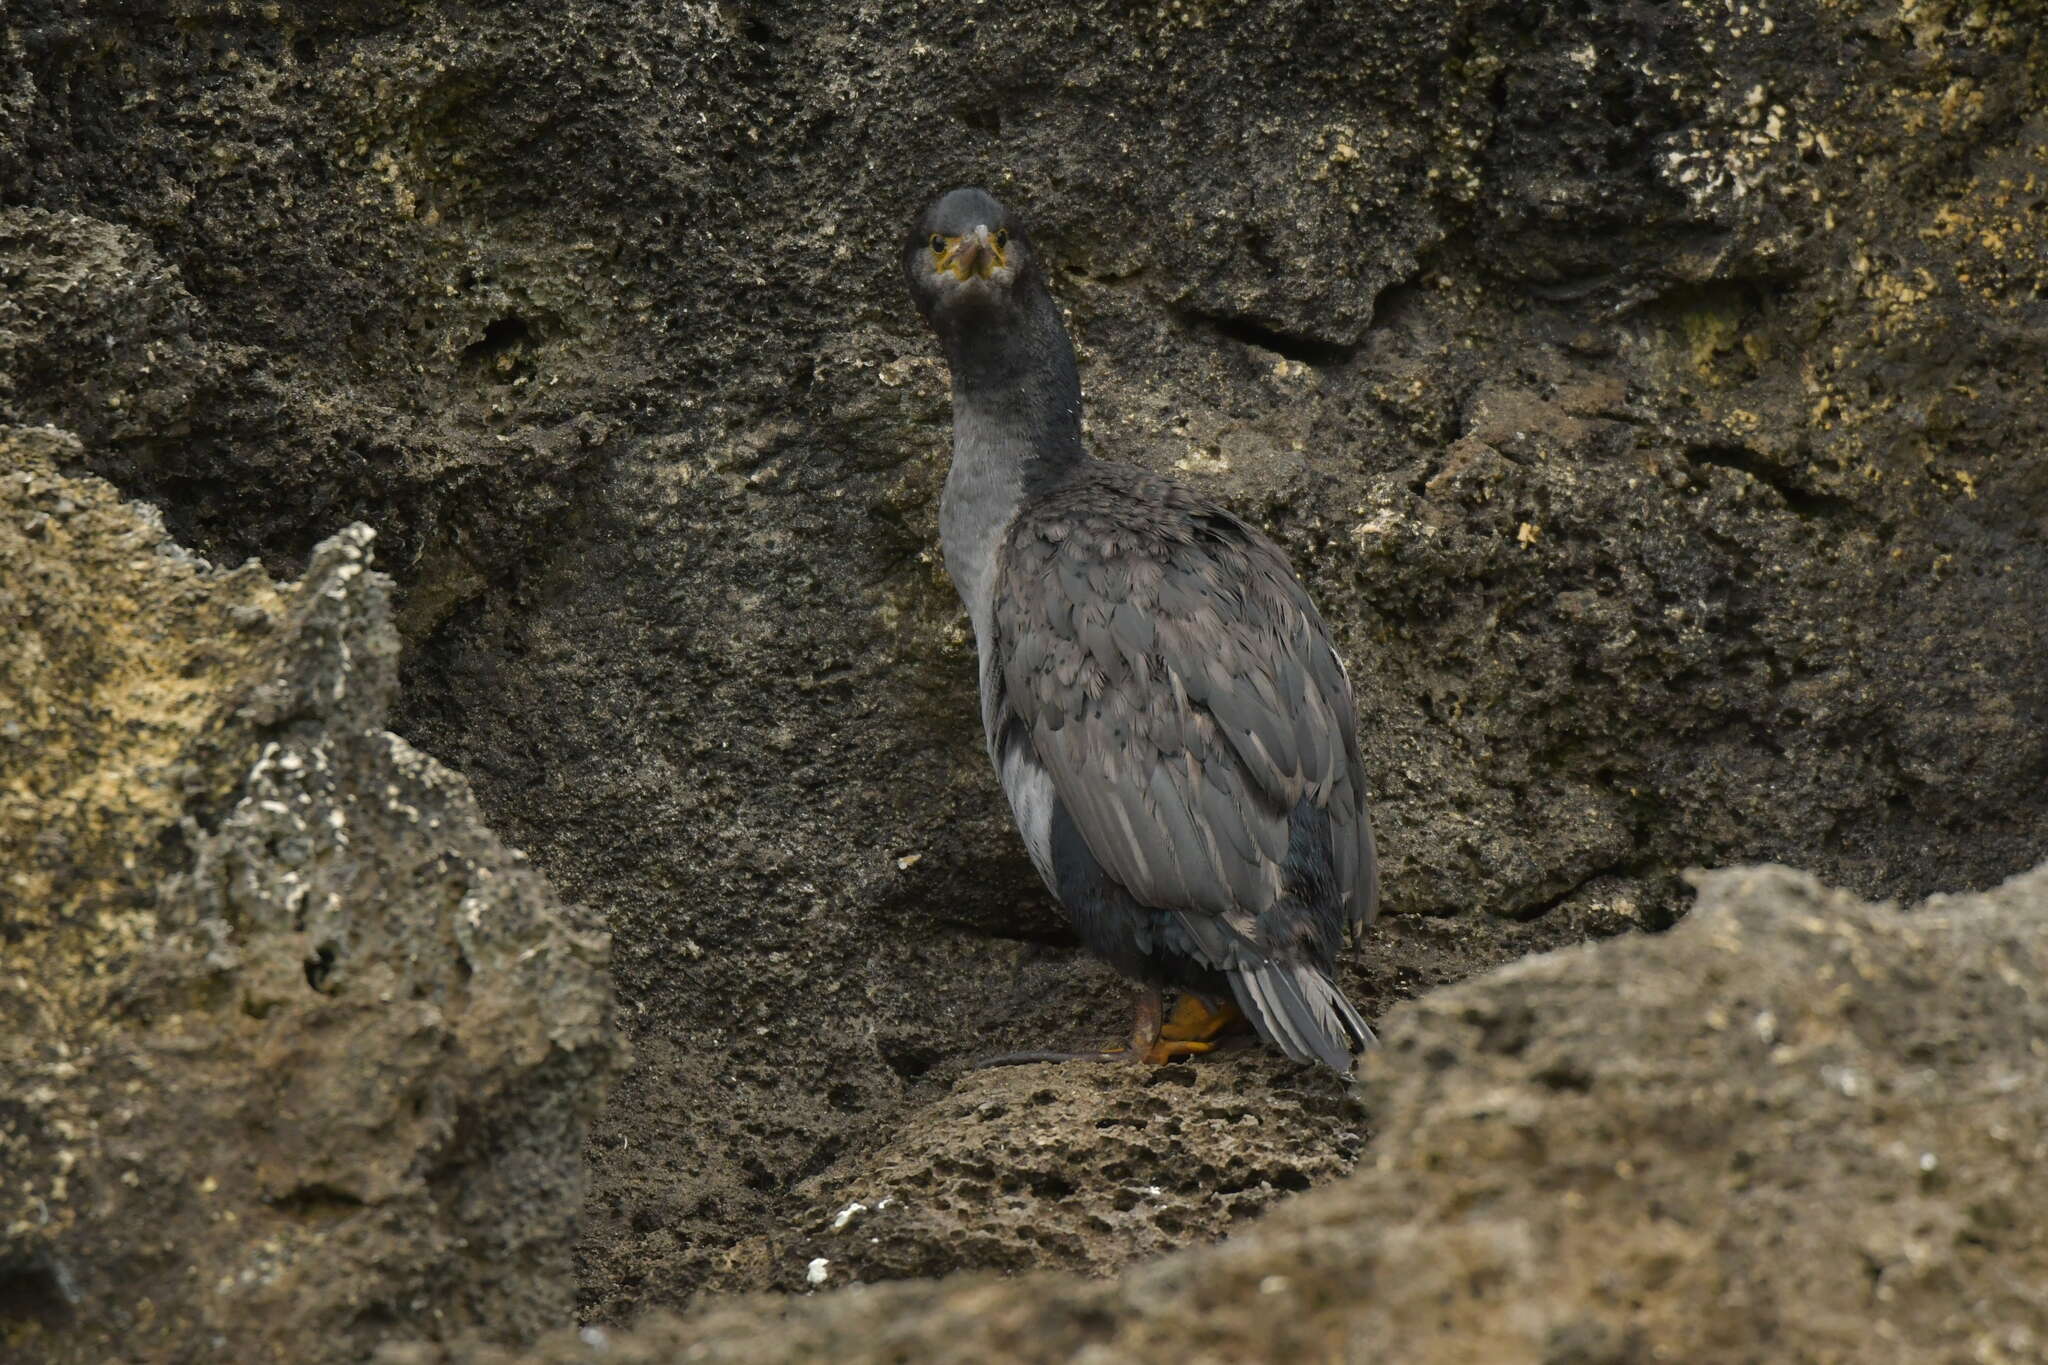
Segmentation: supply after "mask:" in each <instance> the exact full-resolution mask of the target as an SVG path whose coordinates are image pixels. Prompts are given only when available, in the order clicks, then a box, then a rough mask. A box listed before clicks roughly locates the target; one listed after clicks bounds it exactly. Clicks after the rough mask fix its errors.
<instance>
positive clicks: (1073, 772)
mask: <svg viewBox="0 0 2048 1365" xmlns="http://www.w3.org/2000/svg"><path fill="white" fill-rule="evenodd" d="M1175 492H1176V493H1178V492H1179V490H1175ZM1155 507H1156V510H1157V512H1158V513H1159V515H1157V516H1153V517H1148V518H1139V517H1135V516H1130V515H1124V514H1123V513H1121V512H1119V511H1118V510H1115V509H1111V508H1108V507H1106V506H1104V505H1103V504H1102V503H1101V502H1098V504H1097V505H1096V506H1094V507H1092V508H1091V507H1088V506H1085V505H1084V506H1081V507H1078V508H1077V507H1063V506H1059V505H1052V506H1042V507H1041V508H1040V509H1037V511H1036V513H1035V514H1034V515H1030V516H1027V517H1023V518H1020V519H1019V521H1018V522H1017V523H1016V525H1015V526H1013V528H1012V531H1011V533H1010V535H1009V536H1008V538H1007V539H1006V541H1005V544H1004V547H1003V551H1002V554H1001V562H1000V565H999V569H998V581H997V584H996V591H995V594H994V596H995V602H994V618H995V619H994V627H995V630H994V634H995V641H994V643H995V645H996V649H997V651H998V657H997V660H996V663H997V666H998V667H999V668H1000V670H1001V676H1000V678H999V679H992V681H993V682H995V683H996V685H998V686H999V687H1000V688H1001V696H1000V697H999V698H998V699H997V700H998V701H999V704H1000V706H1001V708H1002V709H1003V710H1004V711H1005V712H1006V713H1007V714H1006V715H1005V716H1004V717H1003V718H1002V722H1001V723H1004V724H1009V725H1015V726H1018V727H1021V729H1022V730H1023V732H1024V735H1025V737H1026V738H1028V741H1029V744H1030V746H1031V748H1032V750H1033V751H1034V753H1035V754H1036V756H1037V758H1038V760H1039V762H1041V763H1042V764H1043V765H1044V767H1045V769H1046V770H1047V772H1048V773H1049V774H1050V775H1051V779H1052V783H1053V786H1054V788H1055V790H1056V791H1057V793H1058V795H1059V798H1060V801H1061V802H1062V803H1063V804H1064V805H1065V806H1066V808H1067V811H1068V813H1069V815H1070V817H1071V818H1072V820H1073V822H1074V824H1075V826H1076V828H1077V829H1078V830H1079V832H1080V833H1081V835H1082V837H1083V839H1085V841H1086V842H1087V845H1088V848H1089V851H1090V852H1092V853H1093V854H1094V855H1095V857H1096V859H1097V860H1098V861H1100V862H1101V863H1102V865H1103V867H1104V868H1105V870H1107V871H1108V872H1109V874H1110V875H1111V876H1113V877H1114V878H1115V879H1116V880H1117V881H1118V882H1120V883H1121V884H1122V885H1123V886H1124V887H1125V888H1126V889H1127V890H1129V891H1130V893H1131V894H1132V895H1133V896H1134V897H1135V898H1136V899H1137V900H1138V901H1139V902H1140V903H1141V904H1144V905H1148V906H1152V907H1154V908H1157V909H1184V910H1189V911H1193V912H1196V913H1198V914H1206V915H1212V916H1217V917H1220V918H1222V919H1224V920H1225V921H1226V922H1227V923H1228V924H1230V925H1231V927H1233V928H1234V929H1236V930H1238V932H1239V933H1240V934H1242V935H1243V936H1245V937H1251V936H1252V934H1253V930H1254V921H1255V920H1256V918H1257V917H1258V916H1259V915H1260V914H1261V913H1262V912H1263V911H1264V910H1266V909H1267V908H1269V907H1271V906H1273V905H1274V904H1275V903H1276V902H1277V901H1278V900H1279V899H1280V897H1281V894H1282V881H1283V874H1284V869H1285V867H1286V864H1287V861H1288V846H1289V841H1290V839H1291V838H1293V837H1294V829H1293V824H1294V816H1295V814H1296V812H1297V811H1298V809H1299V808H1300V807H1301V804H1302V803H1303V802H1304V801H1305V802H1307V803H1308V806H1309V807H1310V808H1311V809H1312V810H1314V811H1318V812H1321V813H1323V814H1324V815H1326V816H1327V818H1328V821H1329V831H1330V836H1331V844H1332V848H1331V853H1330V859H1331V868H1330V871H1331V873H1332V874H1333V880H1334V882H1335V884H1336V890H1337V893H1338V897H1339V899H1340V901H1341V903H1342V908H1343V910H1344V917H1345V919H1346V921H1347V922H1349V923H1350V924H1352V925H1354V926H1358V925H1363V924H1366V923H1369V922H1370V921H1371V918H1372V916H1373V913H1374V909H1375V902H1376V900H1377V875H1376V872H1375V870H1374V859H1373V843H1372V829H1371V825H1370V822H1369V820H1368V818H1367V815H1366V810H1365V780H1364V773H1363V771H1362V765H1361V763H1360V760H1359V753H1358V737H1357V713H1356V711H1355V709H1354V707H1353V703H1352V697H1351V685H1350V680H1349V679H1348V678H1347V677H1346V676H1345V673H1344V667H1343V665H1342V664H1341V663H1340V662H1338V659H1337V656H1336V653H1335V651H1334V650H1333V649H1332V648H1331V645H1330V638H1329V632H1328V630H1327V629H1326V628H1325V626H1324V625H1323V621H1322V618H1321V617H1320V616H1319V615H1317V613H1316V609H1315V606H1314V605H1313V604H1312V603H1311V602H1310V601H1309V598H1308V594H1307V593H1306V592H1304V591H1303V590H1302V587H1301V585H1300V584H1299V583H1298V582H1296V581H1295V578H1294V575H1293V573H1292V572H1291V570H1290V569H1289V567H1288V565H1287V561H1286V559H1285V557H1284V556H1283V555H1282V554H1281V552H1280V550H1279V549H1278V547H1276V546H1275V545H1273V543H1272V542H1271V541H1269V540H1267V539H1266V538H1265V537H1264V536H1262V535H1260V534H1259V533H1258V532H1257V531H1256V530H1253V529H1252V528H1251V527H1249V526H1247V525H1245V524H1244V523H1243V522H1241V521H1239V520H1238V519H1237V518H1235V517H1232V516H1230V515H1229V514H1228V513H1225V512H1223V511H1221V510H1220V509H1216V508H1213V507H1210V506H1207V505H1206V504H1201V503H1198V502H1195V501H1194V500H1193V498H1192V496H1191V495H1182V496H1180V497H1176V498H1173V499H1171V500H1167V501H1162V502H1160V503H1157V504H1155ZM1146 510H1148V511H1149V510H1152V509H1146Z"/></svg>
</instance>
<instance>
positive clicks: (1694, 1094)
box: [384, 866, 2048, 1365]
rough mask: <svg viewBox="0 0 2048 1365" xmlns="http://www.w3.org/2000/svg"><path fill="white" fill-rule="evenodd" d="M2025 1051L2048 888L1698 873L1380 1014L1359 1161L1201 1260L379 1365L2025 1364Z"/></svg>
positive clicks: (2038, 1046) (914, 1287)
mask: <svg viewBox="0 0 2048 1365" xmlns="http://www.w3.org/2000/svg"><path fill="white" fill-rule="evenodd" d="M2044 1036H2048V866H2043V867H2042V868H2040V869H2038V870H2036V871H2034V872H2032V873H2029V874H2026V875H2024V876H2022V877H2019V878H2017V879H2015V880H2014V881H2012V882H2011V883H2009V884H2007V885H2006V886H2003V887H2001V888H1999V889H1998V890H1996V891H1994V892H1992V893H1990V894H1988V895H1966V896H1937V897H1935V898H1933V899H1932V900H1930V901H1928V902H1926V903H1925V904H1922V905H1920V906H1918V907H1917V908H1915V909H1913V910H1911V911H1909V912H1905V913H1901V912H1899V911H1898V910H1896V909H1893V908H1891V907H1889V906H1882V905H1870V904H1866V903H1864V902H1862V901H1859V900H1857V899H1856V898H1855V897H1853V896H1849V895H1846V894H1844V893H1842V892H1839V891H1834V890H1830V889H1827V888H1825V887H1823V886H1822V885H1821V884H1820V883H1818V882H1817V881H1815V880H1814V879H1813V878H1811V877H1809V876H1806V875H1804V874H1801V873H1796V872H1792V871H1789V870H1786V869H1783V868H1778V867H1768V866H1766V867H1754V868H1742V869H1734V870H1730V871H1723V872H1716V873H1711V874H1706V875H1704V876H1702V877H1701V878H1700V901H1699V904H1698V905H1697V907H1696V908H1695V909H1694V910H1693V911H1692V913H1691V914H1690V915H1689V916H1688V917H1687V918H1686V919H1685V921H1684V922H1682V923H1681V924H1680V925H1679V926H1678V927H1677V928H1676V929H1674V930H1672V931H1671V932H1670V933H1668V934H1664V935H1660V936H1632V937H1627V938H1622V939H1616V940H1612V941H1609V942H1605V943H1599V944H1592V945H1587V946H1585V947H1581V948H1574V949H1569V950H1563V951H1559V952H1554V953H1549V954H1546V955H1543V956H1540V957H1535V958H1531V959H1529V960H1527V961H1525V962H1523V963H1520V964H1517V965H1515V966H1511V967H1508V968H1505V969H1503V970H1501V971H1498V972H1495V973H1492V974H1491V975H1488V976H1485V977H1481V978H1479V979H1477V980H1474V981H1471V982H1469V983H1466V984H1464V985H1461V986H1456V987H1452V988H1450V989H1448V990H1443V991H1438V992H1435V993H1434V994H1432V995H1430V996H1427V997H1425V998H1424V999H1422V1000H1418V1001H1415V1002H1412V1003H1409V1004H1405V1005H1401V1006H1399V1007H1397V1008H1396V1009H1395V1010H1394V1011H1393V1012H1392V1014H1391V1015H1390V1016H1389V1017H1388V1019H1387V1029H1386V1040H1387V1048H1386V1050H1385V1051H1384V1052H1383V1053H1380V1054H1378V1055H1377V1057H1376V1058H1375V1059H1374V1060H1373V1061H1372V1062H1371V1063H1370V1064H1369V1065H1368V1069H1367V1081H1366V1088H1367V1091H1368V1104H1369V1107H1370V1108H1371V1110H1372V1113H1373V1119H1374V1124H1375V1126H1376V1128H1377V1129H1378V1135H1377V1136H1376V1138H1375V1139H1374V1142H1373V1146H1372V1148H1371V1149H1370V1152H1369V1161H1368V1163H1367V1165H1366V1166H1365V1167H1364V1168H1363V1169H1361V1170H1360V1171H1359V1172H1358V1173H1357V1174H1355V1175H1353V1176H1350V1177H1348V1178H1346V1179H1344V1180H1342V1181H1339V1182H1338V1183H1336V1184H1334V1185H1332V1186H1330V1187H1328V1188H1325V1189H1320V1190H1315V1191H1312V1192H1310V1193H1308V1194H1305V1195H1302V1196H1301V1197H1299V1198H1298V1199H1294V1200H1290V1201H1288V1202H1286V1203H1285V1204H1283V1205H1282V1206H1281V1207H1280V1208H1278V1209H1276V1210H1275V1211H1274V1212H1272V1213H1270V1214H1268V1215H1267V1216H1266V1217H1264V1218H1263V1219H1261V1220H1260V1221H1258V1222H1256V1223H1254V1224H1253V1225H1252V1226H1250V1227H1249V1228H1246V1229H1244V1230H1242V1231H1240V1232H1239V1233H1237V1234H1236V1235H1235V1236H1233V1237H1231V1238H1230V1239H1229V1240H1227V1241H1224V1242H1222V1243H1220V1244H1218V1245H1215V1246H1211V1247H1203V1248H1199V1249H1193V1250H1187V1251H1181V1252H1176V1253H1173V1254H1171V1255H1168V1256H1164V1257H1161V1258H1158V1259H1155V1260H1152V1261H1148V1262H1146V1263H1144V1264H1143V1265H1140V1266H1137V1267H1135V1268H1133V1269H1131V1270H1130V1271H1128V1272H1127V1273H1125V1274H1124V1275H1122V1276H1121V1277H1119V1278H1118V1279H1117V1280H1115V1281H1113V1282H1109V1283H1104V1282H1100V1281H1090V1280H1086V1279H1082V1278H1079V1277H1076V1276H1071V1275H1062V1274H1053V1273H1037V1274H1031V1275H1021V1276H1015V1277H1011V1278H998V1277H995V1276H990V1275H967V1276H956V1277H954V1278H951V1279H946V1280H942V1281H939V1282H937V1283H935V1284H934V1283H917V1284H891V1285H880V1286H874V1287H860V1288H852V1289H842V1290H835V1291H832V1292H829V1293H824V1294H819V1295H817V1296H815V1297H813V1298H810V1299H793V1298H788V1297H768V1296H758V1297H753V1298H748V1299H743V1300H735V1301H729V1302H725V1303H721V1304H715V1305H711V1306H708V1307H707V1308H706V1309H705V1310H704V1311H702V1312H701V1313H698V1314H696V1315H693V1316H690V1317H687V1318H681V1319H678V1318H674V1317H667V1316H657V1317H655V1318H654V1319H652V1320H650V1321H649V1322H648V1323H646V1324H645V1325H644V1326H642V1327H640V1328H639V1329H637V1330H633V1331H626V1332H596V1331H595V1329H586V1334H585V1335H584V1336H582V1337H578V1336H571V1335H564V1336H559V1337H556V1338H553V1339H551V1340H550V1341H549V1342H547V1343H546V1344H544V1345H543V1346H542V1347H540V1348H538V1349H535V1350H533V1351H530V1352H526V1353H512V1352H501V1351H498V1350H494V1349H455V1350H442V1349H438V1348H419V1349H394V1350H393V1351H391V1352H390V1353H389V1354H388V1355H387V1356H386V1357H385V1358H384V1359H385V1360H386V1361H387V1362H389V1365H449V1363H450V1362H460V1365H509V1363H510V1362H514V1361H516V1362H518V1365H594V1363H595V1362H598V1361H604V1362H606V1365H657V1363H661V1365H666V1363H667V1362H682V1361H691V1362H704V1363H705V1365H751V1363H752V1362H760V1363H761V1365H768V1363H769V1362H777V1361H786V1360H833V1361H842V1362H848V1363H849V1365H853V1363H855V1362H877V1365H879V1363H880V1362H906V1361H921V1360H1016V1361H1046V1362H1054V1361H1088V1362H1095V1361H1102V1362H1108V1361H1125V1360H1174V1361H1185V1362H1190V1363H1191V1365H1209V1362H1214V1363H1215V1365H1225V1362H1239V1361H1252V1360H1274V1361H1282V1360H1345V1361H1359V1362H1364V1361H1375V1360H1401V1361H1415V1362H1420V1365H1471V1362H1477V1361H1486V1362H1491V1363H1492V1365H1568V1363H1570V1365H1595V1363H1598V1365H1624V1363H1625V1362H1639V1361H1641V1362H1647V1361H1655V1360H1701V1361H1705V1360H1712V1361H1729V1362H1737V1361H1741V1362H1758V1365H1761V1363H1762V1362H1850V1361H1856V1362H1870V1363H1871V1365H1922V1363H1923V1362H1926V1361H1935V1360H1944V1361H1945V1360H1958V1361H1960V1360H1971V1361H2012V1362H2019V1361H2028V1360H2038V1359H2040V1358H2041V1355H2042V1353H2043V1351H2044V1349H2048V1299H2044V1298H2043V1297H2042V1295H2041V1293H2040V1285H2041V1284H2042V1283H2043V1281H2044V1278H2048V1204H2044V1203H2043V1201H2041V1200H2040V1199H2039V1198H2037V1197H2035V1196H2036V1186H2037V1174H2036V1173H2037V1172H2038V1171H2039V1170H2040V1168H2041V1165H2042V1163H2043V1162H2044V1161H2048V1055H2044V1052H2043V1047H2042V1042H2041V1040H2042V1038H2043V1037H2044Z"/></svg>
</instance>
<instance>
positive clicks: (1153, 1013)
mask: <svg viewBox="0 0 2048 1365" xmlns="http://www.w3.org/2000/svg"><path fill="white" fill-rule="evenodd" d="M1161 1024H1162V1019H1161V1007H1160V1000H1159V991H1158V988H1157V987H1153V986H1147V987H1146V988H1145V989H1144V990H1142V991H1140V992H1139V993H1138V1012H1137V1015H1136V1017H1135V1018H1133V1019H1132V1020H1131V1041H1130V1044H1129V1045H1128V1046H1126V1047H1114V1048H1108V1049H1106V1050H1104V1051H1102V1052H1005V1053H1001V1054H1000V1055H998V1056H994V1057H984V1058H983V1059H982V1060H980V1061H978V1062H974V1063H972V1064H971V1065H970V1066H969V1068H968V1069H969V1070H972V1071H979V1070H981V1069H982V1068H983V1067H990V1066H1020V1065H1022V1064H1024V1063H1026V1062H1143V1063H1144V1064H1145V1065H1147V1066H1163V1065H1165V1064H1166V1063H1167V1062H1170V1061H1172V1060H1173V1059H1174V1058H1176V1057H1191V1056H1193V1055H1195V1054H1196V1053H1199V1052H1207V1051H1208V1050H1209V1049H1210V1048H1213V1047H1215V1046H1216V1044H1214V1043H1212V1042H1209V1041H1207V1040H1206V1039H1179V1038H1163V1037H1161V1036H1160V1028H1161ZM1219 1027H1221V1026H1220V1025H1219Z"/></svg>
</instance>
